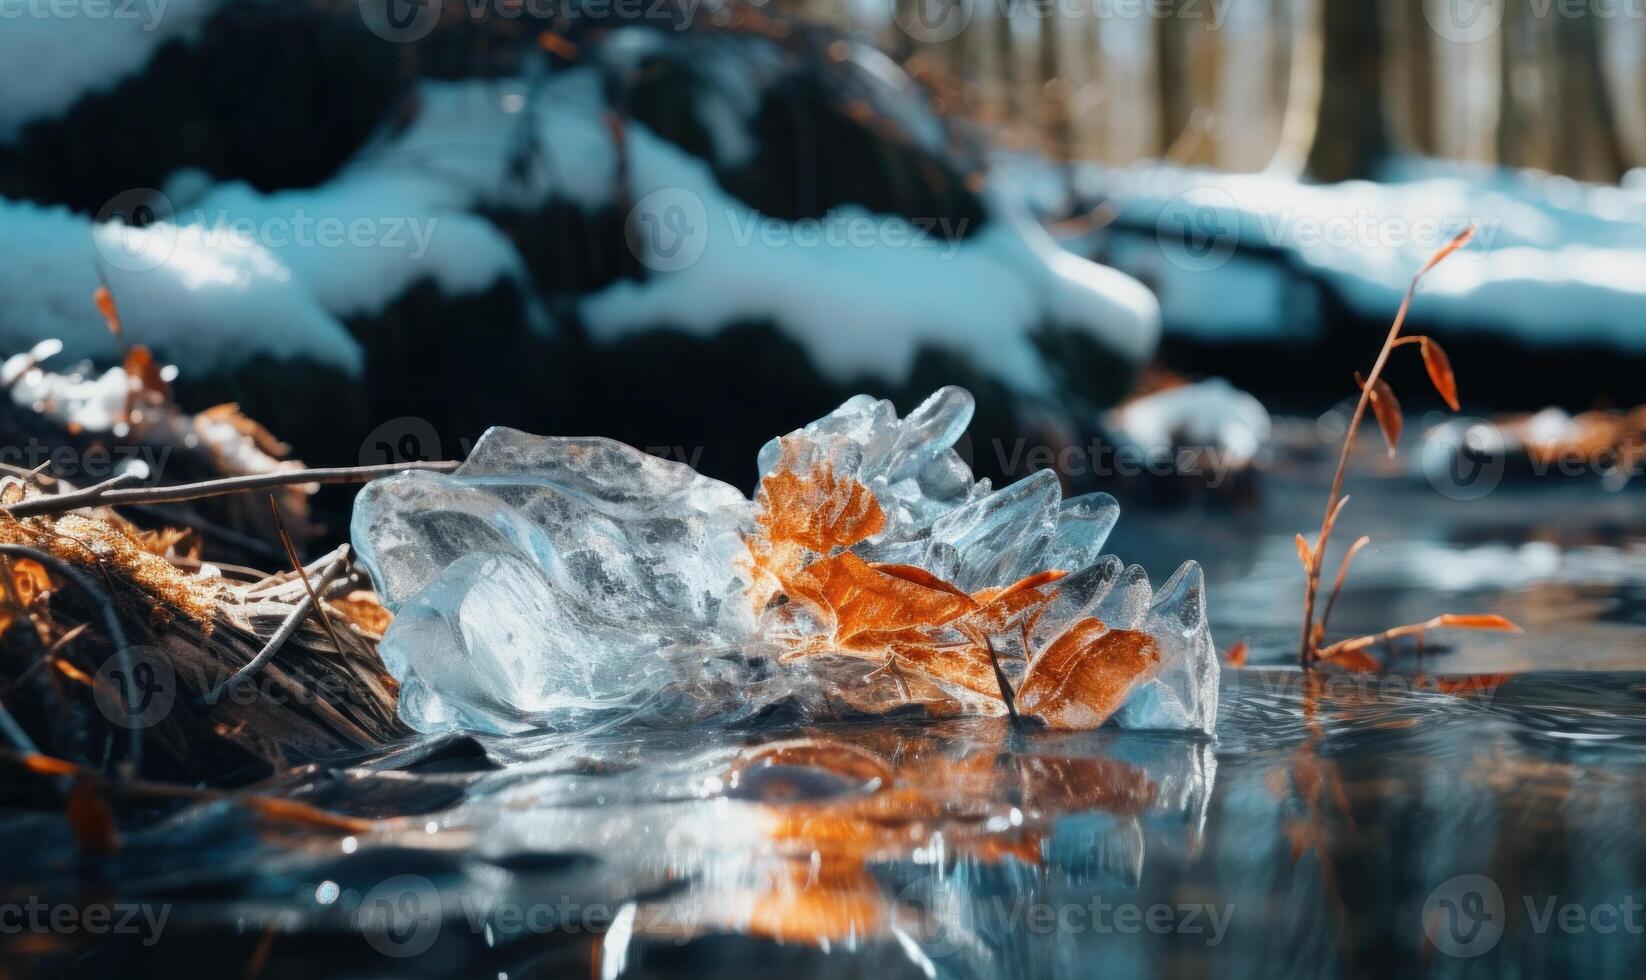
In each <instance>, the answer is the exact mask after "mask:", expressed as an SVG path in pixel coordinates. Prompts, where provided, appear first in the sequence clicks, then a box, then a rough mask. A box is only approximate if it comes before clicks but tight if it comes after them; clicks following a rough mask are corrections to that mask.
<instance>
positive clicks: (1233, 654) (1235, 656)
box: [1223, 640, 1246, 667]
mask: <svg viewBox="0 0 1646 980" xmlns="http://www.w3.org/2000/svg"><path fill="white" fill-rule="evenodd" d="M1223 659H1224V661H1225V662H1227V663H1228V665H1229V666H1230V667H1244V666H1246V641H1245V640H1241V641H1240V642H1239V643H1236V644H1235V645H1234V646H1232V647H1230V648H1229V649H1228V651H1227V652H1225V653H1224V654H1223Z"/></svg>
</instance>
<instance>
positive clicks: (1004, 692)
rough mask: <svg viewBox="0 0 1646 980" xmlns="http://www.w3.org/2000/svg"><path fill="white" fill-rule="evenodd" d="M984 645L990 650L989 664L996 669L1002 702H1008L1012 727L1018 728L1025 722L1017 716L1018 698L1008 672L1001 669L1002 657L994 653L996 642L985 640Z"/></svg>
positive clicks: (995, 675) (1007, 709) (995, 673)
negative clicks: (1007, 677)
mask: <svg viewBox="0 0 1646 980" xmlns="http://www.w3.org/2000/svg"><path fill="white" fill-rule="evenodd" d="M983 645H984V646H986V647H988V649H989V663H990V665H992V666H993V667H994V681H995V683H996V684H999V685H1000V700H1002V701H1004V702H1006V714H1007V715H1009V716H1010V717H1011V719H1012V727H1013V728H1018V727H1020V726H1021V725H1022V724H1023V720H1022V719H1021V718H1019V717H1018V715H1017V698H1016V697H1015V696H1014V695H1013V694H1012V685H1011V682H1010V681H1008V680H1006V672H1005V671H1004V670H1001V669H1000V655H999V654H997V653H995V651H994V641H993V640H991V639H989V638H988V637H984V638H983Z"/></svg>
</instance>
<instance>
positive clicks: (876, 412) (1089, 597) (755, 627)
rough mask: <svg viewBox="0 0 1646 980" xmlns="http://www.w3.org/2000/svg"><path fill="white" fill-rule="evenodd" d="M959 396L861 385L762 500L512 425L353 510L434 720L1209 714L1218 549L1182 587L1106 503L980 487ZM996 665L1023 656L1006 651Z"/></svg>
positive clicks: (427, 723) (1190, 719) (769, 461)
mask: <svg viewBox="0 0 1646 980" xmlns="http://www.w3.org/2000/svg"><path fill="white" fill-rule="evenodd" d="M971 415H972V399H971V396H970V395H969V394H967V393H966V392H965V391H963V390H962V389H959V388H945V389H942V390H940V391H938V392H937V393H936V394H934V395H932V396H931V398H929V399H927V400H926V402H925V403H924V404H922V405H921V406H920V407H918V408H916V409H915V410H914V411H913V412H911V413H910V414H909V415H908V416H907V417H905V418H903V419H901V420H900V419H898V417H897V415H896V412H895V411H894V409H893V407H892V405H891V404H890V403H889V402H885V401H880V400H877V399H873V398H870V397H868V396H864V395H859V396H857V397H855V398H852V399H850V400H849V401H847V402H846V403H845V404H843V405H841V406H840V407H839V408H838V409H836V410H835V411H834V412H832V413H830V414H829V415H827V416H825V417H824V418H821V419H819V420H817V421H816V422H813V423H812V424H810V425H808V426H806V427H805V428H803V429H800V430H797V431H796V432H793V433H790V434H789V435H787V436H784V437H782V438H781V439H774V440H773V441H772V442H770V443H768V444H767V445H766V446H765V447H764V448H763V449H762V450H761V452H760V456H759V466H760V472H761V477H762V479H761V488H760V490H759V491H758V492H757V494H756V495H755V498H754V499H753V500H750V499H748V498H747V497H745V496H744V495H743V494H742V493H740V492H739V491H737V490H736V489H734V488H733V487H730V486H728V485H726V484H724V483H720V482H718V481H716V480H712V479H709V478H707V477H704V476H702V475H700V474H698V473H696V472H695V471H693V470H692V469H691V468H690V467H687V466H684V465H682V464H679V463H675V462H671V461H668V460H663V459H659V458H657V457H654V456H651V455H648V454H646V453H643V452H640V451H639V450H637V449H634V448H631V447H629V446H625V445H623V444H621V443H617V442H613V441H611V440H607V439H596V438H558V437H545V436H533V435H528V434H526V433H523V432H517V431H514V430H511V429H504V428H494V429H492V430H490V431H488V432H487V433H486V434H485V435H484V436H482V437H481V439H480V441H479V443H477V444H476V446H475V447H474V451H473V452H472V453H471V454H470V456H469V458H468V460H467V461H466V462H464V464H463V465H462V466H461V467H459V468H458V469H457V470H456V471H455V472H453V473H452V474H450V475H442V474H436V473H428V472H407V473H403V474H400V475H397V476H394V477H391V478H389V479H385V480H379V481H377V482H375V483H372V484H370V485H369V486H367V487H366V489H365V490H364V491H362V492H361V494H360V497H359V499H358V501H357V503H356V506H355V513H354V519H353V524H352V528H351V533H352V538H353V542H354V546H355V549H356V550H357V552H358V553H359V555H360V557H361V559H362V561H363V563H364V564H365V566H366V568H367V570H368V571H369V572H370V574H371V576H372V579H373V581H374V582H375V583H376V585H377V588H378V590H379V592H380V593H381V594H382V598H383V601H384V603H385V604H386V605H387V606H388V608H389V609H390V610H391V611H393V612H394V614H395V619H394V622H393V624H392V625H391V626H390V627H389V630H388V632H387V634H386V635H385V637H384V639H383V643H382V646H381V652H382V656H383V659H384V661H385V663H386V664H387V666H388V668H389V670H390V671H391V672H392V673H393V674H394V676H395V677H396V678H398V679H399V681H400V685H401V687H400V706H399V710H400V714H401V716H402V718H403V719H404V720H405V721H406V722H407V723H408V724H409V725H411V726H412V727H413V728H415V729H418V730H420V731H425V732H433V731H444V730H450V729H468V730H476V731H483V732H498V733H507V732H521V731H528V730H534V729H553V730H576V729H584V728H588V727H591V726H594V725H599V724H605V723H636V724H647V725H687V724H693V723H698V722H703V721H710V720H713V721H717V722H721V723H727V722H737V721H740V720H744V719H748V718H750V717H751V716H753V715H755V714H757V713H759V712H763V711H767V710H771V709H774V708H779V707H787V708H790V709H793V710H795V711H798V712H799V713H800V714H801V715H802V716H803V717H815V718H828V717H835V716H839V715H843V714H857V713H868V714H873V713H879V712H885V711H889V710H893V709H899V708H907V707H908V706H910V705H916V706H919V707H921V708H923V709H925V710H926V711H928V712H930V713H932V714H937V715H945V714H1001V713H1004V712H1005V711H1006V697H1007V696H1008V694H1007V693H1004V692H1002V690H1001V686H1000V682H1001V678H1002V677H1004V678H1005V679H1006V685H1007V690H1008V692H1009V691H1010V689H1011V688H1013V687H1018V688H1020V691H1021V693H1022V694H1023V695H1024V697H1025V699H1026V703H1032V704H1034V705H1036V706H1040V707H1039V709H1038V710H1039V711H1040V714H1038V715H1037V716H1036V717H1040V718H1041V720H1043V721H1045V722H1046V723H1047V724H1051V725H1054V726H1061V727H1090V726H1091V725H1095V724H1100V723H1102V722H1104V721H1112V722H1113V723H1115V724H1118V725H1121V726H1123V727H1127V728H1139V729H1165V730H1180V731H1197V732H1207V733H1209V732H1211V731H1212V728H1213V724H1214V722H1215V718H1216V714H1217V697H1218V665H1217V661H1216V654H1215V651H1214V649H1213V646H1212V639H1211V634H1210V630H1209V627H1208V625H1207V622H1206V603H1205V583H1204V579H1203V577H1202V575H1201V572H1200V569H1199V567H1198V566H1197V565H1195V564H1194V563H1192V562H1190V563H1188V564H1185V565H1184V566H1183V567H1182V568H1181V569H1179V570H1178V572H1177V574H1175V575H1173V576H1172V578H1171V579H1170V580H1169V581H1167V582H1166V584H1165V585H1164V586H1162V587H1161V589H1160V590H1159V591H1158V592H1157V591H1154V590H1152V589H1151V587H1150V585H1149V580H1148V576H1147V575H1146V574H1145V573H1144V572H1143V569H1141V568H1140V567H1138V566H1135V565H1133V566H1130V567H1127V566H1125V565H1123V563H1122V562H1121V561H1120V560H1119V559H1117V558H1114V557H1112V556H1105V555H1103V553H1102V548H1103V543H1104V540H1105V539H1106V538H1107V536H1108V534H1109V531H1110V530H1111V529H1112V528H1113V527H1114V525H1115V522H1116V520H1117V519H1118V517H1119V506H1118V505H1117V504H1116V503H1115V501H1114V498H1112V497H1110V496H1108V495H1107V494H1101V493H1099V494H1091V495H1088V496H1084V497H1079V498H1075V499H1071V500H1063V499H1061V493H1060V489H1059V484H1058V481H1057V479H1056V477H1055V475H1054V474H1052V473H1049V472H1044V473H1038V474H1036V475H1034V476H1031V477H1029V478H1026V479H1024V480H1021V481H1019V482H1017V483H1014V484H1012V485H1011V486H1008V487H1005V488H1003V489H1001V490H998V491H997V490H994V489H993V488H992V487H991V486H990V485H989V481H987V480H979V481H974V480H973V479H972V475H971V470H970V468H969V467H968V466H967V465H966V463H965V462H964V461H963V460H962V459H961V457H960V456H959V455H958V454H957V453H956V452H955V451H954V445H955V443H956V441H957V440H959V439H960V437H961V436H962V435H963V433H964V432H965V429H966V426H967V424H968V423H969V422H970V420H971ZM996 665H998V667H999V671H998V673H997V672H996V671H995V669H994V668H995V666H996Z"/></svg>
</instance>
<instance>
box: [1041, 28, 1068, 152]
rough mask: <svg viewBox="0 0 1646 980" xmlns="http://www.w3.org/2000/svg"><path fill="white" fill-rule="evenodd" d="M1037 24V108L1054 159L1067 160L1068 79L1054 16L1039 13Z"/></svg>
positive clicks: (1047, 144)
mask: <svg viewBox="0 0 1646 980" xmlns="http://www.w3.org/2000/svg"><path fill="white" fill-rule="evenodd" d="M1039 19H1040V23H1039V24H1038V25H1036V30H1037V33H1038V35H1039V36H1038V37H1037V38H1036V41H1037V42H1038V43H1039V52H1038V54H1039V59H1038V66H1039V73H1038V77H1037V78H1036V79H1035V80H1036V81H1038V82H1039V83H1040V86H1039V92H1040V110H1041V120H1042V127H1043V129H1044V132H1045V135H1046V146H1047V149H1048V151H1049V153H1050V156H1051V157H1052V159H1054V160H1067V159H1068V158H1069V150H1070V147H1071V146H1072V144H1073V139H1072V135H1071V133H1070V130H1069V82H1068V79H1067V78H1065V77H1064V76H1063V67H1062V59H1061V58H1060V57H1059V56H1058V50H1057V45H1058V29H1059V27H1060V26H1061V25H1060V24H1059V23H1058V19H1057V15H1056V14H1055V13H1053V12H1052V11H1050V10H1047V11H1045V12H1043V13H1042V14H1040V18H1039Z"/></svg>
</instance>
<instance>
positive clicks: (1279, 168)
mask: <svg viewBox="0 0 1646 980" xmlns="http://www.w3.org/2000/svg"><path fill="white" fill-rule="evenodd" d="M1322 2H1324V0H1291V9H1290V10H1289V11H1288V12H1287V17H1286V20H1287V24H1288V26H1289V27H1290V28H1291V29H1290V31H1288V32H1287V33H1288V34H1289V36H1290V38H1291V43H1290V45H1289V47H1288V50H1287V54H1286V60H1287V63H1288V64H1289V65H1290V66H1291V67H1290V70H1289V71H1288V72H1287V77H1286V98H1285V103H1284V110H1283V115H1282V116H1281V120H1280V138H1279V140H1278V141H1277V142H1276V145H1275V153H1274V157H1273V158H1272V159H1271V160H1270V161H1269V169H1270V170H1272V171H1276V172H1279V173H1286V174H1293V175H1301V174H1302V173H1303V168H1304V165H1305V164H1306V163H1307V162H1308V160H1309V148H1310V147H1312V146H1313V145H1314V142H1315V132H1316V130H1318V129H1319V127H1320V108H1321V91H1322V89H1323V87H1324V85H1325V73H1324V61H1323V59H1324V57H1325V55H1324V47H1325V43H1324V40H1323V38H1322V29H1323V27H1322V17H1321V12H1320V4H1321V3H1322Z"/></svg>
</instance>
